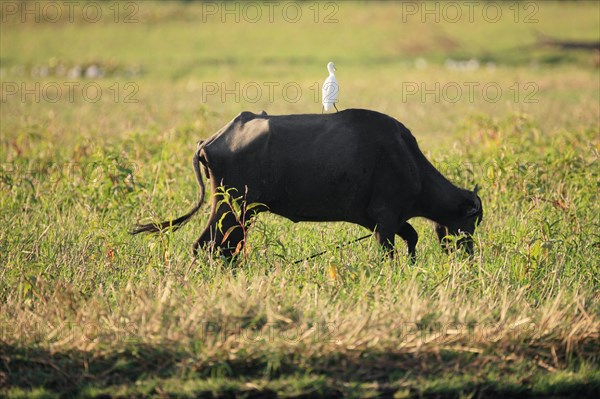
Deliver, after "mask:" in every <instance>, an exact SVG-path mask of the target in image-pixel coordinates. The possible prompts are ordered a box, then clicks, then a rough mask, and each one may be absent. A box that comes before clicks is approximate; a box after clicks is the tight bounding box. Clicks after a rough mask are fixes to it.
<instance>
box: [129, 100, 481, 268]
mask: <svg viewBox="0 0 600 399" xmlns="http://www.w3.org/2000/svg"><path fill="white" fill-rule="evenodd" d="M201 166H202V169H203V170H204V173H205V175H206V176H207V177H208V178H209V179H210V182H211V186H212V192H213V193H216V192H217V190H218V188H219V186H223V187H224V188H225V189H232V188H233V189H236V190H237V192H238V193H239V194H240V195H241V194H245V196H246V198H245V200H246V201H247V203H259V204H263V205H264V206H261V207H255V208H253V209H252V213H255V212H256V213H257V212H261V211H267V210H268V211H270V212H272V213H275V214H278V215H281V216H284V217H286V218H288V219H291V220H292V221H294V222H301V221H312V222H320V221H332V222H333V221H344V222H351V223H356V224H359V225H361V226H364V227H366V228H367V229H370V230H371V231H373V232H374V235H375V237H376V239H377V241H378V242H379V243H380V244H381V245H382V246H383V247H384V248H385V249H386V250H388V251H389V253H390V255H392V253H393V252H392V250H393V247H394V237H395V236H396V235H398V236H400V237H402V239H404V241H406V243H407V245H408V253H409V255H410V257H411V259H413V260H414V259H415V256H416V252H415V247H416V244H417V240H418V235H417V232H416V231H415V229H414V228H413V227H412V226H411V225H410V224H409V223H408V220H409V219H411V218H413V217H424V218H427V219H430V220H432V221H434V222H435V223H436V226H437V227H436V231H437V233H438V236H439V239H440V242H441V243H442V245H443V246H446V247H447V243H448V237H447V235H462V236H463V237H462V238H459V240H458V242H459V243H460V244H461V246H464V247H465V248H466V250H467V251H468V252H469V253H472V251H473V243H472V237H471V236H472V234H473V233H474V231H475V227H476V225H477V224H478V223H479V222H480V221H481V219H482V217H483V208H482V205H481V199H480V198H479V196H478V195H477V188H475V190H474V191H469V190H465V189H462V188H459V187H457V186H455V185H454V184H452V183H451V182H450V181H448V180H447V179H446V178H445V177H444V176H443V175H442V174H441V173H440V172H439V171H438V170H437V169H436V168H435V167H434V166H433V165H432V164H431V163H430V162H429V161H428V160H427V159H426V158H425V156H424V155H423V153H422V152H421V150H420V149H419V147H418V145H417V141H416V139H415V138H414V137H413V135H412V134H411V133H410V131H409V130H408V129H407V128H406V127H405V126H404V125H403V124H402V123H400V122H398V121H397V120H396V119H394V118H392V117H390V116H387V115H384V114H381V113H379V112H375V111H370V110H364V109H347V110H344V111H341V112H338V113H334V114H312V115H311V114H309V115H277V116H273V115H267V114H266V113H264V112H263V113H262V114H258V115H256V114H253V113H251V112H242V113H241V114H239V115H238V116H236V117H235V118H234V119H233V120H232V121H231V122H229V123H228V124H227V125H225V126H224V127H223V128H222V129H221V130H219V131H218V132H217V133H216V134H215V135H213V136H212V137H210V138H208V139H207V140H205V141H202V142H200V143H199V144H198V148H197V150H196V152H195V154H194V157H193V167H194V171H195V173H196V179H197V181H198V185H199V198H198V202H197V204H196V205H195V206H194V208H193V209H192V210H191V211H190V212H188V213H187V214H185V215H183V216H181V217H179V218H177V219H175V220H171V221H167V222H162V223H159V224H153V223H150V224H146V225H141V226H137V228H136V229H135V230H134V231H133V233H134V234H137V233H141V232H159V231H161V230H163V229H166V228H169V227H178V226H179V225H181V224H183V223H184V222H186V221H187V220H188V219H189V218H190V217H191V216H192V215H193V214H194V213H196V212H197V211H198V210H199V209H200V206H201V205H202V202H203V200H204V183H203V181H202V173H201ZM228 211H229V208H228V207H227V206H226V205H225V204H223V203H222V202H221V201H219V200H218V198H217V197H216V196H214V195H213V198H212V210H211V214H210V217H209V220H208V225H207V226H206V228H205V229H204V232H203V233H202V234H201V235H200V237H199V238H198V239H197V240H196V242H195V243H194V245H193V252H194V254H197V252H198V250H199V249H200V248H206V249H210V248H212V249H218V250H220V251H221V253H222V254H223V255H225V256H232V255H234V254H235V253H236V249H237V251H239V250H240V247H243V245H244V242H243V241H244V239H245V238H244V234H243V232H242V229H239V228H237V229H236V228H233V226H235V225H236V224H238V222H237V221H236V219H235V216H233V214H232V213H231V212H228ZM252 216H253V215H247V217H248V218H251V217H252ZM248 218H247V219H248ZM219 223H220V224H221V226H220V227H219ZM227 232H228V233H229V234H227Z"/></svg>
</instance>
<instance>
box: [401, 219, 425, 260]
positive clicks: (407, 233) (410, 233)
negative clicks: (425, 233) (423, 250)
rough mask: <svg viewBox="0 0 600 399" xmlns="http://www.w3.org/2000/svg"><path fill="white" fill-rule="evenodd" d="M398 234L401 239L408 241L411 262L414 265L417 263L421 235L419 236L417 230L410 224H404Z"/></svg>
mask: <svg viewBox="0 0 600 399" xmlns="http://www.w3.org/2000/svg"><path fill="white" fill-rule="evenodd" d="M396 234H398V235H399V236H400V237H402V239H403V240H404V241H406V245H407V246H408V256H409V257H410V261H411V262H412V263H415V262H416V260H417V251H416V248H417V241H419V235H418V234H417V232H416V230H415V229H414V227H412V226H411V225H410V224H409V223H408V222H404V223H403V224H402V225H401V226H400V228H399V229H398V231H397V232H396Z"/></svg>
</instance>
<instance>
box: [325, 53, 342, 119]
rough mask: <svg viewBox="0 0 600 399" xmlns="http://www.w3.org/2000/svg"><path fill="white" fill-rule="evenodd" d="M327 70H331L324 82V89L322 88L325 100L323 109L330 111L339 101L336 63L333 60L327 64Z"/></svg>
mask: <svg viewBox="0 0 600 399" xmlns="http://www.w3.org/2000/svg"><path fill="white" fill-rule="evenodd" d="M327 70H328V71H329V76H328V77H327V79H325V82H323V90H322V100H323V109H324V110H325V111H329V110H330V109H331V107H332V106H334V104H335V103H337V101H338V92H339V87H338V82H337V79H336V78H335V75H334V72H335V65H333V62H330V63H329V64H327Z"/></svg>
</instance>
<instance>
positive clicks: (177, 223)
mask: <svg viewBox="0 0 600 399" xmlns="http://www.w3.org/2000/svg"><path fill="white" fill-rule="evenodd" d="M202 147H203V146H202V142H200V143H198V149H197V150H196V153H195V154H194V160H193V164H194V173H195V174H196V180H197V181H198V186H199V188H198V202H197V203H196V205H194V207H193V208H192V209H191V210H190V211H189V212H188V213H186V214H185V215H183V216H180V217H178V218H177V219H173V220H167V221H166V222H161V223H148V224H138V225H137V226H135V229H133V231H131V234H139V233H158V232H161V231H162V230H165V229H168V228H170V227H172V228H173V230H177V229H178V228H179V227H181V225H183V224H184V223H185V222H187V221H188V220H189V219H190V218H191V217H192V216H193V215H194V214H195V213H196V212H198V210H199V209H200V207H201V206H202V203H203V202H204V182H203V181H202V173H201V172H200V152H201V151H202Z"/></svg>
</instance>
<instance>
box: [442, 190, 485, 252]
mask: <svg viewBox="0 0 600 399" xmlns="http://www.w3.org/2000/svg"><path fill="white" fill-rule="evenodd" d="M478 189H479V187H478V186H475V189H474V190H473V191H470V192H469V194H468V198H467V199H466V200H465V201H464V203H462V204H461V205H460V207H459V209H458V217H457V218H456V222H455V223H452V224H451V225H449V226H443V225H441V224H437V223H436V225H435V232H436V233H437V236H438V238H439V240H440V244H441V245H442V248H444V249H445V250H446V251H447V252H449V251H450V250H451V249H452V248H454V247H459V248H464V249H465V250H466V251H467V253H468V254H469V255H472V254H473V237H472V236H473V233H474V232H475V227H477V225H478V224H479V223H481V221H482V219H483V207H482V205H481V198H479V196H478V195H477V191H478ZM452 236H455V237H456V238H454V237H452ZM454 243H456V245H454Z"/></svg>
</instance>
